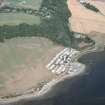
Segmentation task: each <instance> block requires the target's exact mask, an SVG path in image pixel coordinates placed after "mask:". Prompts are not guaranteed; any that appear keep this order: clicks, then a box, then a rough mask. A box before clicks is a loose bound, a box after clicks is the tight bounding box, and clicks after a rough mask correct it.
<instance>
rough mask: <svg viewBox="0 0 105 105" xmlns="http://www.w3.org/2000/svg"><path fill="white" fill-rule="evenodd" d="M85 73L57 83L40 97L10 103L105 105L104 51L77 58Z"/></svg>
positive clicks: (24, 104)
mask: <svg viewBox="0 0 105 105" xmlns="http://www.w3.org/2000/svg"><path fill="white" fill-rule="evenodd" d="M79 61H80V62H83V63H84V64H86V65H87V69H86V73H84V74H83V75H80V76H77V77H73V78H71V79H70V78H68V79H67V80H65V81H63V82H60V83H59V84H57V85H56V86H55V87H54V88H53V89H52V91H50V92H49V93H47V94H46V95H45V96H44V97H42V98H40V99H31V100H22V101H20V102H18V103H14V104H10V105H105V52H99V53H91V54H87V55H84V56H82V57H81V58H80V59H79Z"/></svg>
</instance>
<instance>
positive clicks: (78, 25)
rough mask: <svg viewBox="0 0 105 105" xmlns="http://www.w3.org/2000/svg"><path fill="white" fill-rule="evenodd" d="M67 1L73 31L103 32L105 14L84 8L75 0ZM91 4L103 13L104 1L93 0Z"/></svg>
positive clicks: (104, 30) (104, 12)
mask: <svg viewBox="0 0 105 105" xmlns="http://www.w3.org/2000/svg"><path fill="white" fill-rule="evenodd" d="M67 3H68V8H69V9H70V11H71V13H72V17H71V18H70V19H69V21H70V23H71V29H72V30H73V31H75V32H80V33H86V34H87V33H90V32H93V31H94V32H99V33H105V16H102V15H101V14H99V13H95V12H93V11H91V10H88V9H86V8H85V7H83V6H82V5H81V4H80V3H79V2H78V1H77V0H68V2H67ZM92 4H94V5H96V6H97V8H99V9H100V11H101V12H102V13H103V14H105V6H104V5H105V2H101V3H100V2H99V1H94V2H92Z"/></svg>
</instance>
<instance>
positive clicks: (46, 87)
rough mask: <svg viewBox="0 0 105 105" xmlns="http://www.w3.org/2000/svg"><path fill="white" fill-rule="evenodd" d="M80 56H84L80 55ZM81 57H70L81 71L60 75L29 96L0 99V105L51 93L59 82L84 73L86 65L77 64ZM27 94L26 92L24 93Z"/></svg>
mask: <svg viewBox="0 0 105 105" xmlns="http://www.w3.org/2000/svg"><path fill="white" fill-rule="evenodd" d="M82 55H85V53H84V54H82ZM80 57H81V54H80V52H79V53H78V55H77V56H76V57H72V59H73V60H74V61H73V63H78V64H80V65H81V70H79V71H77V72H72V73H70V74H64V75H63V76H62V75H59V76H58V77H57V78H55V79H52V80H51V81H50V82H48V83H46V84H45V85H44V86H43V87H42V88H41V90H39V91H36V92H35V91H34V92H33V93H30V94H25V95H20V96H14V97H12V98H8V99H0V104H3V105H5V104H10V103H15V102H18V101H21V100H29V99H33V98H40V97H43V96H44V94H46V93H47V92H49V91H51V90H52V88H53V87H54V86H55V85H56V84H57V83H59V82H62V81H64V80H66V79H68V78H72V77H75V76H77V75H82V74H83V73H84V72H85V68H86V65H85V64H82V63H80V62H78V59H79V58H80ZM59 77H61V78H59ZM26 93H27V91H26Z"/></svg>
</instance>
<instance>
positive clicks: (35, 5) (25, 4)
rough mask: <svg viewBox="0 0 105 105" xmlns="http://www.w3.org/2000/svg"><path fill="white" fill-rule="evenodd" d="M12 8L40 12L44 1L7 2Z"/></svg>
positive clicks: (14, 0)
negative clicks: (30, 9) (23, 8)
mask: <svg viewBox="0 0 105 105" xmlns="http://www.w3.org/2000/svg"><path fill="white" fill-rule="evenodd" d="M7 2H8V3H9V5H10V6H12V7H16V6H17V7H25V8H32V9H36V10H39V8H40V7H41V4H42V2H43V0H7Z"/></svg>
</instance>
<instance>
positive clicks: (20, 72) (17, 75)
mask: <svg viewBox="0 0 105 105" xmlns="http://www.w3.org/2000/svg"><path fill="white" fill-rule="evenodd" d="M62 49H63V47H62V46H59V45H55V44H54V43H53V42H51V41H50V40H48V39H45V38H39V37H32V38H13V39H11V40H6V41H5V43H0V52H1V53H0V96H3V95H7V94H11V93H20V92H21V91H25V90H27V89H29V88H32V87H36V86H37V84H38V83H40V82H41V81H44V80H49V79H50V80H51V79H52V78H53V77H55V75H53V74H52V73H51V72H50V71H48V70H47V69H46V64H47V63H48V62H49V61H50V60H51V59H52V58H53V57H54V56H55V55H56V54H57V53H58V52H59V51H61V50H62Z"/></svg>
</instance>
